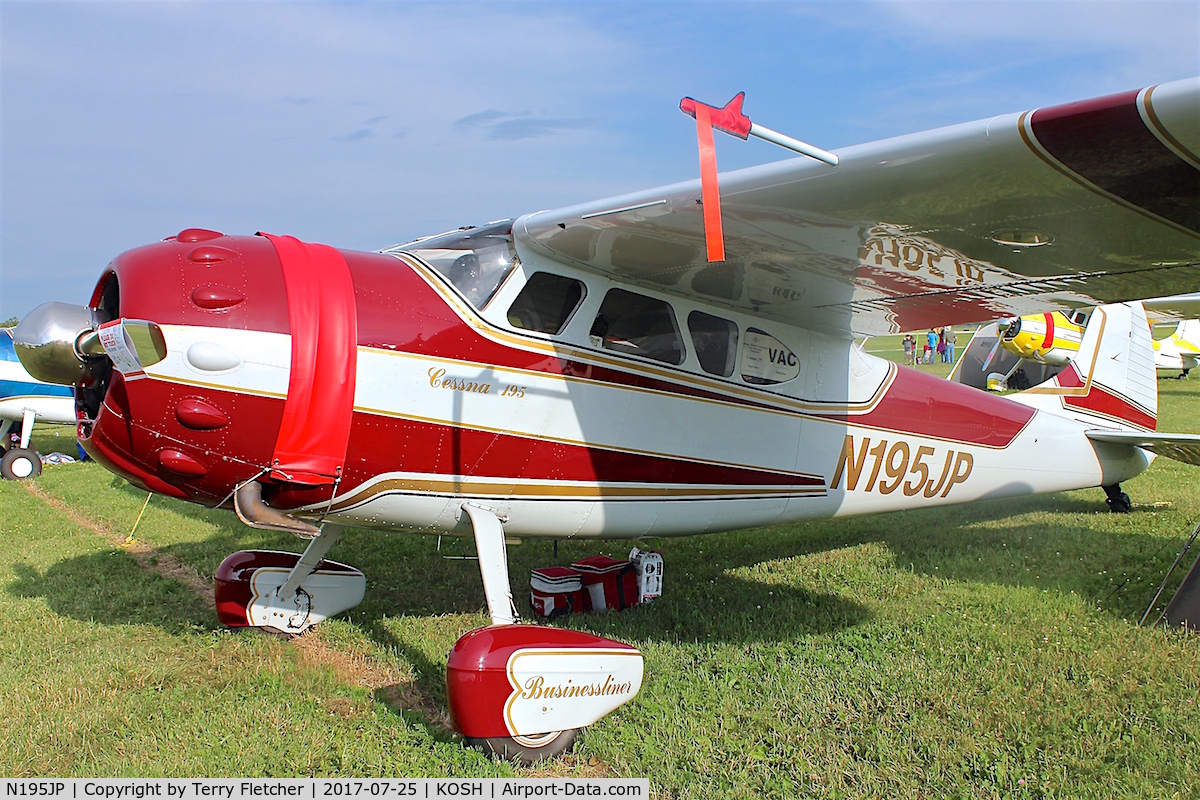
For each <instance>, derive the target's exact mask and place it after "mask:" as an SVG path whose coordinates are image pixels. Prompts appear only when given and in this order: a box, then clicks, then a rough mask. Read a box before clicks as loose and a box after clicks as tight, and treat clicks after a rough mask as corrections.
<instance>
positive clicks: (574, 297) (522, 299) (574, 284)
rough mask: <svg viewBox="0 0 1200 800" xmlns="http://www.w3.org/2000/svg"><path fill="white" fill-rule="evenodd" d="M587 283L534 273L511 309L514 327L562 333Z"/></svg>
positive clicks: (511, 323) (546, 273) (509, 314)
mask: <svg viewBox="0 0 1200 800" xmlns="http://www.w3.org/2000/svg"><path fill="white" fill-rule="evenodd" d="M583 295H584V286H583V283H582V282H580V281H577V280H575V279H574V278H565V277H563V276H562V275H554V274H552V273H549V272H535V273H533V274H532V275H530V276H529V280H528V281H526V282H525V286H524V288H522V289H521V293H520V294H518V295H517V299H516V300H514V301H513V304H512V305H511V306H510V307H509V309H508V322H509V324H510V325H512V326H513V327H514V328H522V329H524V330H527V331H537V332H539V333H550V334H556V333H559V332H560V331H561V330H562V329H563V326H564V325H566V324H567V320H568V319H570V318H571V315H572V314H573V313H575V309H576V308H578V307H579V303H580V302H581V301H582V300H583Z"/></svg>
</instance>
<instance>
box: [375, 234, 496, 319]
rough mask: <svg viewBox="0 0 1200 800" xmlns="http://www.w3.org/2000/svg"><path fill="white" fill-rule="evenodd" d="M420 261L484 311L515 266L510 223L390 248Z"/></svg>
mask: <svg viewBox="0 0 1200 800" xmlns="http://www.w3.org/2000/svg"><path fill="white" fill-rule="evenodd" d="M397 251H403V252H408V253H412V254H414V255H416V256H418V257H420V258H421V260H423V261H424V262H425V263H427V264H429V266H431V267H433V268H434V269H435V270H437V271H438V272H439V273H441V274H442V276H443V277H445V278H446V279H447V280H449V281H450V283H452V284H454V288H456V289H458V291H459V292H461V293H462V295H463V297H465V298H467V302H469V303H470V304H471V305H473V306H475V308H483V307H484V306H486V305H487V303H488V301H489V300H491V299H492V295H494V294H495V293H496V290H497V289H498V288H500V284H501V283H503V282H504V279H505V278H507V277H508V274H509V273H510V272H512V269H513V267H514V266H516V264H517V263H518V259H517V253H516V249H515V248H514V247H513V242H512V220H504V221H502V222H497V223H489V224H488V225H485V226H483V227H482V228H465V229H463V230H457V231H451V232H450V233H443V234H441V235H439V236H431V237H429V238H427V239H419V240H417V241H415V242H412V243H410V244H405V245H399V246H397V247H393V248H389V249H388V250H386V251H384V252H397Z"/></svg>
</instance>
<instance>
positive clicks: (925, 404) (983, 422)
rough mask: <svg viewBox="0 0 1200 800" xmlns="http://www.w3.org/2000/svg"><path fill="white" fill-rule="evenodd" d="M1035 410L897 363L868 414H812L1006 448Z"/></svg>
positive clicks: (918, 434)
mask: <svg viewBox="0 0 1200 800" xmlns="http://www.w3.org/2000/svg"><path fill="white" fill-rule="evenodd" d="M1035 413H1036V412H1035V411H1034V409H1032V408H1029V407H1028V406H1023V405H1020V404H1018V403H1014V402H1012V401H1011V400H1005V399H1004V398H1003V397H997V396H995V395H992V394H988V393H987V392H983V391H980V390H979V389H974V388H972V387H970V386H964V385H963V384H961V383H956V382H954V381H947V380H944V379H943V378H937V377H934V376H933V375H927V374H925V373H924V372H921V371H920V370H916V369H911V368H909V367H898V368H897V373H896V379H895V380H894V381H893V382H892V385H891V386H890V387H888V390H887V393H886V394H884V396H883V399H882V400H880V401H879V403H878V405H876V406H875V407H874V408H872V409H871V410H870V411H869V412H868V413H866V414H828V415H826V414H816V415H814V416H817V417H820V418H822V419H827V420H831V421H838V422H847V423H852V424H855V425H862V426H865V427H868V428H879V429H883V430H890V431H895V432H897V433H907V434H911V435H914V436H926V437H930V438H934V439H943V440H949V441H954V442H959V443H966V444H975V445H981V446H984V447H1007V446H1008V445H1009V444H1011V443H1012V441H1013V439H1015V438H1016V437H1017V434H1018V433H1020V432H1021V430H1022V429H1023V428H1024V427H1025V426H1026V425H1028V424H1029V420H1031V419H1033V415H1034V414H1035Z"/></svg>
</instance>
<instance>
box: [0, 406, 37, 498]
mask: <svg viewBox="0 0 1200 800" xmlns="http://www.w3.org/2000/svg"><path fill="white" fill-rule="evenodd" d="M36 419H37V415H36V414H35V413H34V411H33V409H29V408H27V409H25V413H24V414H22V416H21V440H20V443H19V444H14V445H13V446H12V447H9V448H8V450H7V451H6V452H5V453H4V458H2V459H0V476H3V477H4V478H5V479H6V480H10V481H23V480H25V479H26V478H36V477H37V476H38V475H41V474H42V459H41V457H40V456H38V454H37V452H36V451H35V450H32V449H30V447H29V437H30V435H31V434H32V433H33V423H34V422H35V421H36ZM12 426H13V423H12V421H11V420H8V421H5V422H4V425H3V426H2V427H0V437H6V436H7V435H8V432H9V430H10V429H11V428H12Z"/></svg>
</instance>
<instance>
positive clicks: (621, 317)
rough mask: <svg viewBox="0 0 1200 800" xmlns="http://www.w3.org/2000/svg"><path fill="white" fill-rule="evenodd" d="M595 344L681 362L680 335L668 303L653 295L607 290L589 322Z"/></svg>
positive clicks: (620, 351)
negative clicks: (593, 318) (598, 311)
mask: <svg viewBox="0 0 1200 800" xmlns="http://www.w3.org/2000/svg"><path fill="white" fill-rule="evenodd" d="M591 337H592V343H593V344H594V345H596V346H597V347H604V348H606V349H609V350H615V351H617V352H618V353H629V354H630V355H635V356H644V357H645V358H652V359H654V360H655V361H665V362H666V363H668V364H676V365H678V364H682V363H683V337H682V336H680V334H679V325H678V324H677V323H676V322H675V313H674V312H673V311H672V310H671V306H670V305H669V304H668V303H666V302H664V301H662V300H655V299H654V298H653V297H646V296H645V295H640V294H634V293H633V292H627V291H625V290H624V289H610V290H609V292H608V294H606V295H605V296H604V302H603V303H601V304H600V313H599V314H597V315H596V319H595V321H594V322H593V323H592V331H591Z"/></svg>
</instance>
